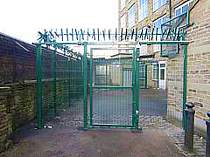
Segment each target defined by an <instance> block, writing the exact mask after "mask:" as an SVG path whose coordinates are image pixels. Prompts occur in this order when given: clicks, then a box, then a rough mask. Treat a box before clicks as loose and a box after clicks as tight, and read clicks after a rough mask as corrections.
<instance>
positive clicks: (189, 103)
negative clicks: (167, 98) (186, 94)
mask: <svg viewBox="0 0 210 157" xmlns="http://www.w3.org/2000/svg"><path fill="white" fill-rule="evenodd" d="M186 106H187V108H193V107H195V105H194V104H193V103H192V102H187V103H186Z"/></svg>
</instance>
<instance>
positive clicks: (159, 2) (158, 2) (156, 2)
mask: <svg viewBox="0 0 210 157" xmlns="http://www.w3.org/2000/svg"><path fill="white" fill-rule="evenodd" d="M166 2H167V0H153V11H155V10H157V9H159V8H160V7H161V6H163V5H165V4H166Z"/></svg>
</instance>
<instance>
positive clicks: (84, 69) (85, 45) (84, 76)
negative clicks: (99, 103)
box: [82, 42, 88, 129]
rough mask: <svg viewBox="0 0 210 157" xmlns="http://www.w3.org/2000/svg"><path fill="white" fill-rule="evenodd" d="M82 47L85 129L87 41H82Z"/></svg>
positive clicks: (85, 116) (85, 123)
mask: <svg viewBox="0 0 210 157" xmlns="http://www.w3.org/2000/svg"><path fill="white" fill-rule="evenodd" d="M83 44H84V45H83V47H84V54H83V66H82V67H83V85H84V87H83V88H84V96H83V103H84V129H87V117H88V114H87V70H88V69H87V45H88V43H87V42H84V43H83Z"/></svg>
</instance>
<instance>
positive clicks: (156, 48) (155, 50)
mask: <svg viewBox="0 0 210 157" xmlns="http://www.w3.org/2000/svg"><path fill="white" fill-rule="evenodd" d="M164 18H166V20H165V21H167V16H166V15H164V16H161V17H159V18H158V19H156V20H155V21H153V25H154V26H155V23H156V22H157V21H159V20H161V24H162V23H164V22H165V21H162V20H163V19H164ZM160 30H161V27H158V32H156V33H161V32H159V31H160ZM157 41H160V35H159V36H158V38H157ZM153 51H154V52H159V51H161V46H160V45H154V46H153Z"/></svg>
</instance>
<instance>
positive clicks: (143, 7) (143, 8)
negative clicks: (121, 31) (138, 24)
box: [139, 0, 149, 20]
mask: <svg viewBox="0 0 210 157" xmlns="http://www.w3.org/2000/svg"><path fill="white" fill-rule="evenodd" d="M142 1H143V2H144V3H142ZM139 9H140V11H139V19H140V20H143V19H145V18H146V17H147V16H148V15H149V0H139Z"/></svg>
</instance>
